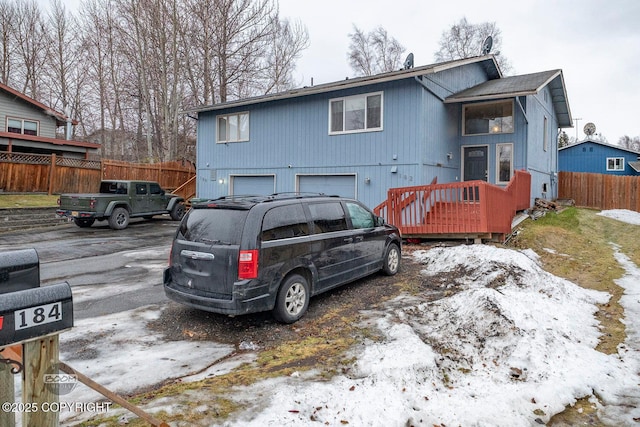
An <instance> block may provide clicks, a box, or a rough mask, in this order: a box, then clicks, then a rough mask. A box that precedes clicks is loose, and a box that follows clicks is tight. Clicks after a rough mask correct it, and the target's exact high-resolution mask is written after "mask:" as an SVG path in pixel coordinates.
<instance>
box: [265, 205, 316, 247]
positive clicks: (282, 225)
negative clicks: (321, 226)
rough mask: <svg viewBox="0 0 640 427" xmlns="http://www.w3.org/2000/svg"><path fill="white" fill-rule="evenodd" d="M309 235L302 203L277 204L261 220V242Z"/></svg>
mask: <svg viewBox="0 0 640 427" xmlns="http://www.w3.org/2000/svg"><path fill="white" fill-rule="evenodd" d="M307 235H309V225H308V224H307V217H306V216H305V214H304V210H303V209H302V205H300V204H298V205H288V206H279V207H276V208H273V209H271V210H269V211H268V212H267V213H266V214H265V215H264V220H263V222H262V235H261V236H260V238H261V239H262V241H263V242H267V241H269V240H278V239H288V238H291V237H300V236H307Z"/></svg>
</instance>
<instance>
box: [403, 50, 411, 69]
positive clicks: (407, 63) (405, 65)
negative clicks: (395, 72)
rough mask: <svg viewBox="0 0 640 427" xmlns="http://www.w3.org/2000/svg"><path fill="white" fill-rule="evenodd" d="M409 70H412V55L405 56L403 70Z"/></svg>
mask: <svg viewBox="0 0 640 427" xmlns="http://www.w3.org/2000/svg"><path fill="white" fill-rule="evenodd" d="M409 68H413V53H410V54H409V55H407V59H405V60H404V69H405V70H408V69H409Z"/></svg>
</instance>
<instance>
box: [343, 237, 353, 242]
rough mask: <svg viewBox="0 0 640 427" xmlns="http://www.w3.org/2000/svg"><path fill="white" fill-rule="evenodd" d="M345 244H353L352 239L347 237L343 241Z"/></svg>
mask: <svg viewBox="0 0 640 427" xmlns="http://www.w3.org/2000/svg"><path fill="white" fill-rule="evenodd" d="M344 242H345V243H353V237H347V238H346V239H344Z"/></svg>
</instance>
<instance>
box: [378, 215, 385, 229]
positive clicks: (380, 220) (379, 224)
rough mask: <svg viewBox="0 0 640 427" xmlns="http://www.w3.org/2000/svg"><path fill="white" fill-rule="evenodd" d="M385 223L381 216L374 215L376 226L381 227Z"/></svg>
mask: <svg viewBox="0 0 640 427" xmlns="http://www.w3.org/2000/svg"><path fill="white" fill-rule="evenodd" d="M384 224H385V222H384V218H382V217H381V216H377V217H376V227H382V226H383V225H384Z"/></svg>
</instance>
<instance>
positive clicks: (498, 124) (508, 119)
mask: <svg viewBox="0 0 640 427" xmlns="http://www.w3.org/2000/svg"><path fill="white" fill-rule="evenodd" d="M462 120H463V124H464V129H463V134H464V135H484V134H492V133H513V102H512V101H500V102H485V103H482V104H469V105H465V106H464V110H463V118H462Z"/></svg>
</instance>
